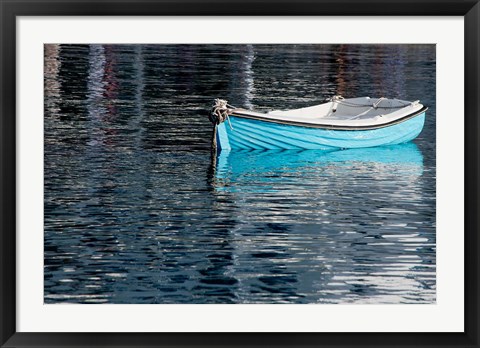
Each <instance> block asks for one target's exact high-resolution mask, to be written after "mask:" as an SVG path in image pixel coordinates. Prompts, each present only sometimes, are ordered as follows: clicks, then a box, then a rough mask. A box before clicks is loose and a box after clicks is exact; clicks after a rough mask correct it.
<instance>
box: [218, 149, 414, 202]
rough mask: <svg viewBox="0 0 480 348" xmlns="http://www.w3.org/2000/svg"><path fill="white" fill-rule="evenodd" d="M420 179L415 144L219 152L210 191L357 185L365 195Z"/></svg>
mask: <svg viewBox="0 0 480 348" xmlns="http://www.w3.org/2000/svg"><path fill="white" fill-rule="evenodd" d="M422 173H423V156H422V153H421V152H420V150H419V149H418V147H417V145H416V144H414V143H406V144H400V145H393V146H386V147H372V148H361V149H346V150H337V151H318V150H298V151H297V150H283V151H274V150H265V151H257V150H254V151H221V153H220V154H219V156H218V157H217V161H216V172H215V177H216V181H215V184H216V185H215V187H216V189H217V190H218V191H227V192H228V191H229V192H234V191H241V192H248V191H252V190H253V191H255V190H257V192H262V191H272V190H273V191H278V190H283V191H284V192H285V193H288V191H292V190H295V191H298V190H302V189H305V187H308V186H311V188H313V186H315V187H318V186H319V185H320V186H329V187H332V185H337V186H339V187H342V186H344V185H348V184H352V185H362V191H364V190H365V189H366V187H368V186H372V188H373V187H374V186H378V185H382V182H383V181H384V180H387V183H388V185H389V186H390V184H392V182H395V181H399V182H401V183H402V185H401V187H399V189H401V188H405V183H406V182H409V181H412V180H416V178H418V177H419V176H421V175H422ZM320 180H321V181H320ZM255 183H256V186H245V184H246V185H248V184H255ZM268 184H271V185H270V186H269V185H268ZM282 184H283V185H282ZM292 185H293V186H292ZM295 186H296V187H295ZM347 191H348V190H347ZM306 193H307V192H306Z"/></svg>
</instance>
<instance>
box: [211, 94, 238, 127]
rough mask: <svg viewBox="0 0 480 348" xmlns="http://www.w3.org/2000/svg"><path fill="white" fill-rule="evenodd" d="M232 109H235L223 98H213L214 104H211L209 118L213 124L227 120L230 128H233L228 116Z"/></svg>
mask: <svg viewBox="0 0 480 348" xmlns="http://www.w3.org/2000/svg"><path fill="white" fill-rule="evenodd" d="M232 109H235V107H234V106H232V105H230V104H228V102H227V101H226V100H224V99H218V98H217V99H215V104H213V106H212V111H211V112H210V115H209V117H208V118H209V119H210V122H212V123H213V124H216V125H218V124H220V123H223V122H225V120H227V121H228V124H229V125H230V128H231V129H233V127H232V123H231V122H230V118H229V117H228V116H229V115H230V114H231V113H232Z"/></svg>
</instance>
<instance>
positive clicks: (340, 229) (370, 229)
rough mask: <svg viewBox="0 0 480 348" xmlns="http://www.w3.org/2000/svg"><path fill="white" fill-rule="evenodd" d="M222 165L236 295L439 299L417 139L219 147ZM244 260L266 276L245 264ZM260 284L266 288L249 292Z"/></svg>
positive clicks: (220, 192) (218, 186)
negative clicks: (347, 145) (352, 145)
mask: <svg viewBox="0 0 480 348" xmlns="http://www.w3.org/2000/svg"><path fill="white" fill-rule="evenodd" d="M216 166H217V167H216V171H215V174H214V175H215V177H214V180H213V185H214V193H215V195H216V201H217V202H221V207H222V208H223V209H224V210H226V211H228V215H226V216H227V217H228V218H229V219H230V220H231V221H234V222H235V227H234V228H231V229H230V238H229V241H230V242H229V247H230V248H231V249H232V250H233V251H232V253H233V255H234V256H232V259H233V260H236V261H235V262H236V265H237V264H238V265H242V266H243V267H244V268H243V269H242V270H235V271H232V272H233V273H234V275H235V277H236V278H237V279H239V284H240V285H239V286H238V290H237V294H238V296H239V297H245V298H248V300H249V301H251V302H263V301H266V302H280V301H284V302H296V303H303V302H309V303H311V302H318V303H412V301H414V302H415V303H429V302H432V301H435V276H434V273H435V272H434V270H435V256H434V253H432V250H433V248H435V227H434V226H435V223H434V220H433V219H434V216H435V212H434V210H433V211H432V208H431V201H430V200H429V199H428V198H426V197H425V194H424V192H425V190H428V189H429V188H428V187H427V186H426V185H425V174H427V176H428V175H430V174H429V173H428V172H427V171H428V169H424V165H423V155H422V153H421V151H420V150H419V148H418V147H417V145H415V144H414V143H406V144H402V145H395V146H390V147H375V148H363V149H349V150H339V151H331V152H322V151H317V150H304V151H291V150H287V151H271V150H269V151H248V152H241V151H231V152H225V151H222V152H221V153H220V155H219V156H218V158H217V163H216ZM217 209H218V208H217ZM217 214H218V215H219V216H221V213H220V212H218V213H217ZM429 216H431V217H429ZM249 255H259V256H258V258H251V257H250V256H249ZM432 255H433V256H432ZM260 257H261V261H259V260H260V259H259V258H260ZM247 266H249V267H250V268H249V269H250V271H249V272H251V270H255V271H254V274H260V275H262V276H259V277H258V279H257V278H256V277H255V276H252V274H251V273H249V272H245V267H247ZM259 280H260V281H259ZM255 287H258V289H262V291H260V292H258V295H256V296H255V298H253V297H252V295H249V296H250V297H247V294H250V293H249V290H250V289H252V288H255ZM279 289H280V290H279ZM270 291H272V292H275V294H276V295H275V296H278V298H277V299H276V300H275V301H272V297H267V295H266V293H269V292H270ZM269 296H273V295H271V294H270V295H269ZM412 299H414V300H412Z"/></svg>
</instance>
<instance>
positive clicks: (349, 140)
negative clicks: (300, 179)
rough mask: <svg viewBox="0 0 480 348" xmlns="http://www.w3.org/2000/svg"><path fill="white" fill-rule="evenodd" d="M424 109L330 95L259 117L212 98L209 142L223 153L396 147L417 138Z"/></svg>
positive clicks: (410, 104)
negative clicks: (321, 100) (318, 101)
mask: <svg viewBox="0 0 480 348" xmlns="http://www.w3.org/2000/svg"><path fill="white" fill-rule="evenodd" d="M427 109H428V108H427V107H426V106H424V105H422V104H420V102H419V101H418V100H417V101H413V102H410V101H405V100H398V99H387V98H370V97H362V98H350V99H345V98H343V97H341V96H335V97H333V98H331V99H330V100H329V101H328V102H326V103H324V104H320V105H315V106H310V107H305V108H301V109H295V110H287V111H282V110H273V111H270V112H267V113H260V112H256V111H251V110H245V109H240V108H235V107H233V106H231V105H229V104H228V102H227V101H225V100H222V99H216V100H215V105H214V106H213V108H212V111H211V114H210V121H211V122H212V123H213V124H214V134H213V138H212V144H213V147H214V148H216V149H219V150H222V151H228V150H233V149H243V150H262V149H270V150H278V149H316V150H335V149H351V148H366V147H375V146H384V145H395V144H401V143H405V142H408V141H411V140H413V139H414V138H416V137H417V136H418V135H419V134H420V132H421V131H422V129H423V125H424V122H425V112H426V111H427Z"/></svg>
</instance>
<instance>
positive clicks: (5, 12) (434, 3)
mask: <svg viewBox="0 0 480 348" xmlns="http://www.w3.org/2000/svg"><path fill="white" fill-rule="evenodd" d="M0 11H1V14H0V15H1V58H0V59H1V60H0V64H1V72H0V74H1V75H0V81H1V101H0V102H1V109H0V110H1V115H0V131H1V138H0V168H1V170H0V181H1V185H0V197H1V198H0V205H1V206H0V223H1V225H0V229H1V230H0V246H1V252H0V253H1V254H0V271H1V286H0V303H1V309H0V313H1V314H0V344H1V346H2V347H50V346H51V347H73V346H75V347H117V346H118V347H146V346H148V347H199V346H204V347H209V346H212V347H243V346H245V347H248V346H257V347H267V346H268V347H276V346H278V347H306V346H318V347H373V346H377V347H427V346H429V347H437V346H438V347H478V346H479V321H478V314H479V301H478V298H479V287H478V283H479V257H478V252H479V251H480V247H479V242H478V234H477V233H478V212H479V210H478V192H479V191H478V181H479V176H478V174H479V171H478V167H479V145H480V142H479V135H480V131H479V122H478V117H479V100H480V95H479V89H478V85H479V71H478V67H479V61H480V57H479V50H480V46H479V43H480V36H479V32H480V22H479V17H480V5H479V3H478V0H467V1H460V0H416V1H414V0H393V1H381V0H357V1H356V0H337V1H335V0H300V1H294V0H271V1H269V0H243V1H241V0H231V1H221V0H198V1H195V0H140V1H134V0H123V1H122V0H103V1H98V2H95V1H92V0H74V1H64V0H48V1H47V0H18V1H13V0H0ZM47 15H48V16H56V15H62V16H70V15H75V16H130V15H135V16H142V15H148V16H152V15H213V16H223V15H248V16H257V15H282V16H283V15H297V16H303V15H309V16H312V15H315V16H316V15H323V16H326V15H329V16H330V15H343V16H351V15H356V16H364V15H386V16H392V15H396V16H412V15H413V16H419V15H421V16H439V15H441V16H464V20H465V21H464V23H465V36H464V40H465V42H464V43H465V86H464V87H465V168H464V169H465V202H464V203H465V230H464V233H465V332H464V333H447V332H445V333H27V332H17V330H16V274H15V273H16V265H15V262H16V242H15V239H16V175H17V173H16V126H15V123H16V114H15V112H16V105H15V103H16V99H15V98H16V92H15V91H16V81H15V79H16V68H15V67H16V18H17V16H47ZM451 232H452V233H462V231H461V230H459V231H451Z"/></svg>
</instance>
